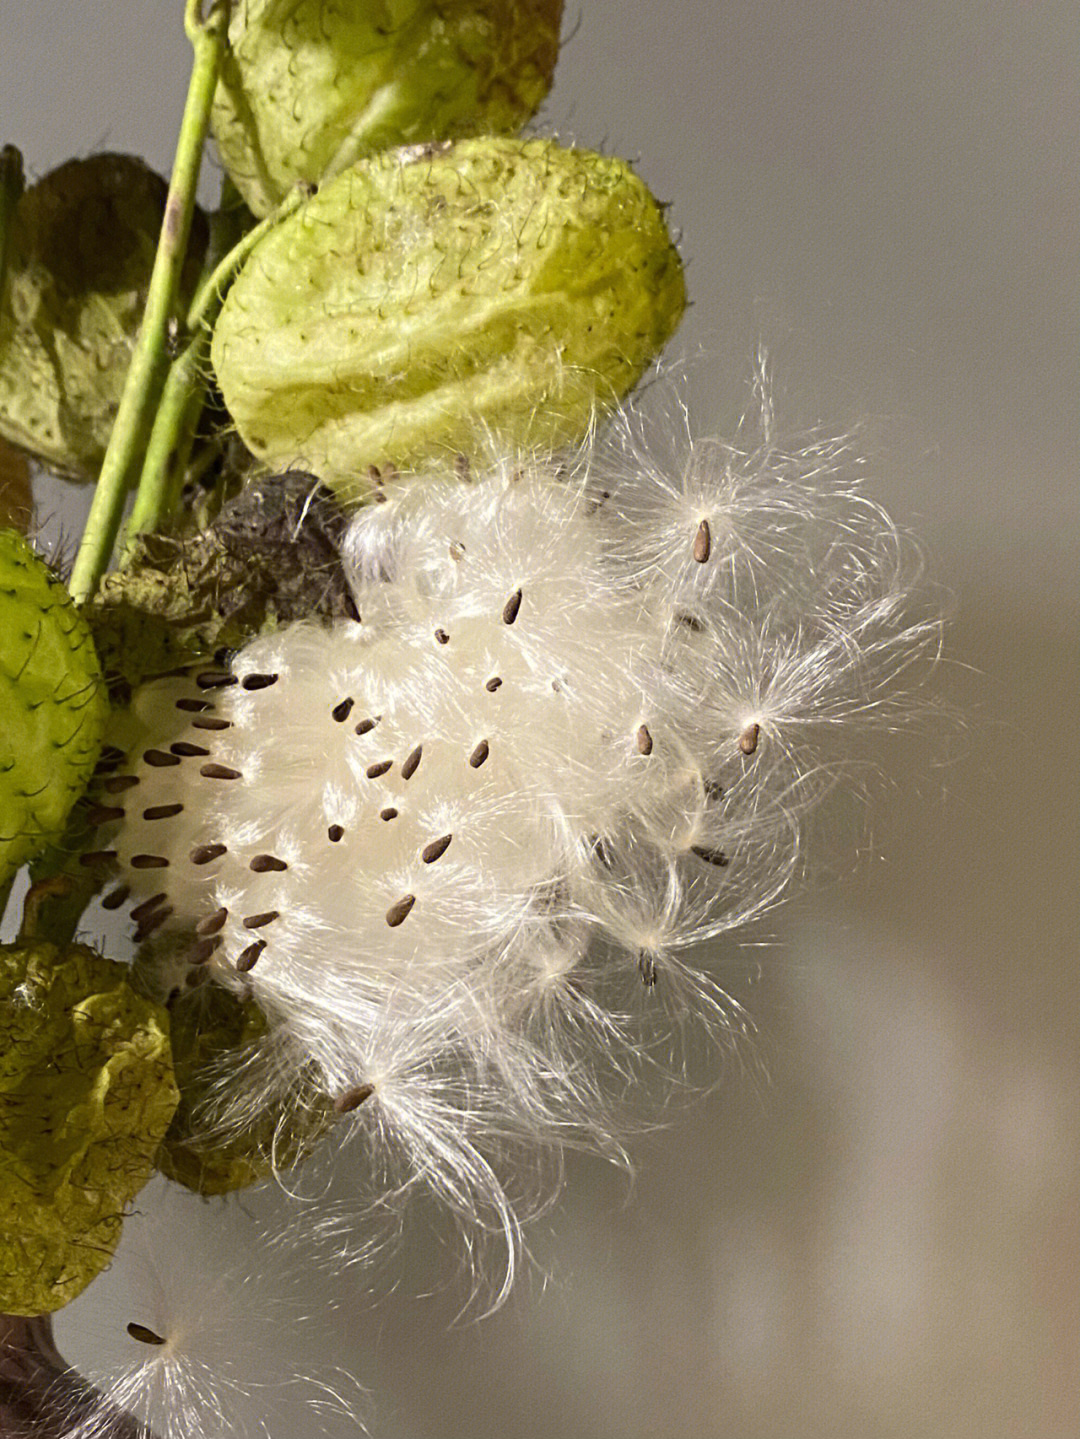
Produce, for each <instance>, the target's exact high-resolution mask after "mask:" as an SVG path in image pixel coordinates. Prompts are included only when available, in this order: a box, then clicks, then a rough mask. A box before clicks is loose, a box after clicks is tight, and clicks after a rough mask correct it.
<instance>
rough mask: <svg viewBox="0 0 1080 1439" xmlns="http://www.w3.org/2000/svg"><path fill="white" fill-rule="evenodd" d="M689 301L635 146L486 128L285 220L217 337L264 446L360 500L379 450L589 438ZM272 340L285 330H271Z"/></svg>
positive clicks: (386, 454) (380, 171)
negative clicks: (608, 151) (630, 154)
mask: <svg viewBox="0 0 1080 1439" xmlns="http://www.w3.org/2000/svg"><path fill="white" fill-rule="evenodd" d="M684 305H685V286H684V282H683V271H682V265H681V263H680V260H679V257H678V254H677V252H676V250H675V247H674V245H673V243H672V241H671V237H670V235H669V233H668V230H667V227H666V225H665V223H664V218H663V214H662V212H661V208H660V206H659V204H658V203H657V202H656V200H655V199H654V198H653V196H652V195H651V194H650V193H649V191H648V190H647V189H646V187H645V185H644V184H642V182H641V181H640V180H639V179H638V178H637V176H636V175H635V174H634V173H633V171H632V170H631V169H630V168H629V166H627V165H626V164H625V163H623V161H621V160H617V159H612V158H609V157H605V156H601V155H595V154H592V153H590V152H589V151H585V150H567V149H564V148H562V147H561V146H559V145H556V144H555V143H553V142H551V141H548V140H530V141H518V140H510V139H494V138H484V139H479V140H465V141H462V142H460V143H459V144H456V145H452V146H447V147H445V148H442V149H439V150H435V151H431V150H425V151H423V152H418V151H415V150H413V151H408V150H405V151H401V150H398V151H394V152H392V153H388V154H384V155H380V156H378V157H377V158H375V159H373V160H370V161H365V162H362V163H360V164H358V165H356V166H354V167H353V168H352V169H351V170H349V171H347V172H346V173H345V174H343V175H340V176H338V177H337V179H336V180H334V181H332V182H331V183H330V184H328V185H326V186H324V187H323V189H322V190H321V191H320V192H319V194H318V195H316V196H315V197H314V198H313V199H312V200H311V201H310V202H309V203H308V204H307V205H306V206H305V207H304V208H303V210H301V211H299V212H298V213H297V214H296V215H295V216H293V217H292V218H290V219H289V220H286V221H285V222H284V223H283V224H281V225H280V226H279V227H277V229H275V230H274V231H272V232H271V233H270V234H269V235H268V236H267V238H266V240H265V241H264V242H263V243H262V244H261V245H260V246H259V247H258V249H257V250H256V251H255V253H254V254H253V255H252V257H251V259H250V261H249V262H248V264H247V266H246V267H245V269H244V270H243V271H242V272H241V274H240V276H239V278H238V279H237V281H236V283H235V284H234V286H233V288H232V289H231V291H230V292H229V296H228V299H227V300H226V302H225V306H224V309H223V310H222V313H221V316H220V318H219V320H218V323H217V326H216V328H215V331H214V339H213V350H212V354H213V362H214V367H215V369H216V371H217V375H218V379H219V381H220V384H221V388H222V390H223V392H224V395H225V401H226V404H227V405H228V408H229V410H230V412H231V414H232V416H233V418H234V420H235V421H236V424H237V427H238V429H239V431H240V434H241V436H242V438H243V440H244V442H245V444H247V445H248V447H249V448H250V449H251V450H253V451H254V453H255V454H256V455H258V456H259V458H260V459H262V460H264V461H266V462H267V463H268V464H270V465H272V466H274V467H280V468H286V467H288V466H292V465H297V464H301V465H303V466H304V467H306V468H308V469H310V470H312V471H314V472H315V473H316V474H318V475H319V476H320V478H321V479H322V480H323V482H324V483H325V484H327V485H329V486H330V487H331V488H333V489H335V490H337V491H338V492H339V493H340V494H342V495H343V496H345V497H348V498H353V499H355V498H358V497H359V496H361V495H362V494H363V493H364V492H365V490H368V489H370V487H371V483H372V482H371V480H370V478H368V476H369V475H370V472H371V467H372V466H375V467H377V466H383V465H396V466H399V467H415V466H417V465H420V464H422V463H428V462H433V463H437V462H439V461H451V460H452V459H453V458H454V457H456V456H459V455H465V456H466V457H470V456H471V457H478V456H479V455H480V454H481V450H482V447H483V445H484V443H485V441H484V435H485V433H488V432H494V433H495V434H496V435H498V437H499V439H500V440H502V441H504V442H506V443H507V444H508V445H510V446H511V447H515V446H521V447H530V446H559V445H562V444H566V443H571V442H574V441H577V440H579V439H580V438H581V437H582V436H583V435H584V434H585V432H586V431H587V429H588V426H589V424H590V421H591V420H592V418H593V416H594V415H595V412H596V410H597V407H598V406H599V407H604V406H607V405H610V404H611V403H612V402H614V401H615V400H616V399H617V398H619V397H621V396H622V395H624V394H625V393H626V392H627V391H628V390H629V389H630V388H631V387H632V386H633V385H634V384H635V383H636V382H637V380H638V379H639V378H640V376H641V374H642V373H643V372H644V370H645V368H646V367H647V365H648V364H649V363H650V361H651V360H652V359H653V358H654V357H655V355H656V354H657V353H658V351H659V350H660V349H661V347H662V346H663V345H664V344H665V342H666V341H667V340H668V338H669V337H670V336H671V334H672V332H673V331H674V329H675V327H676V325H677V324H678V322H679V319H680V317H681V315H682V312H683V308H684ZM271 337H272V343H271V342H270V340H271Z"/></svg>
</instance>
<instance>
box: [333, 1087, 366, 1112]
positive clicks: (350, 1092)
mask: <svg viewBox="0 0 1080 1439" xmlns="http://www.w3.org/2000/svg"><path fill="white" fill-rule="evenodd" d="M374 1093H375V1086H374V1085H373V1084H358V1085H357V1086H356V1087H355V1089H347V1090H346V1091H345V1093H344V1094H339V1095H338V1097H337V1098H336V1099H335V1100H334V1110H335V1112H336V1113H337V1114H351V1113H352V1111H353V1110H354V1109H359V1108H360V1106H361V1105H362V1104H363V1103H364V1102H365V1101H366V1100H368V1099H370V1098H371V1096H372V1095H373V1094H374Z"/></svg>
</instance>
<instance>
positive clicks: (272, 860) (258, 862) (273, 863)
mask: <svg viewBox="0 0 1080 1439" xmlns="http://www.w3.org/2000/svg"><path fill="white" fill-rule="evenodd" d="M288 867H289V866H288V865H287V864H286V863H285V861H284V860H283V859H278V857H277V855H276V854H257V855H256V856H255V858H254V859H253V860H252V861H251V863H250V864H249V865H248V869H250V870H253V871H254V873H255V874H270V873H272V872H275V871H280V870H283V869H288Z"/></svg>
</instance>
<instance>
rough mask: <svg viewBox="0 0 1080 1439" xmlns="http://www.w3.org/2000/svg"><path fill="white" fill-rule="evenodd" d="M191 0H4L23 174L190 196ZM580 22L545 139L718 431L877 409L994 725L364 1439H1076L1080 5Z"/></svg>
mask: <svg viewBox="0 0 1080 1439" xmlns="http://www.w3.org/2000/svg"><path fill="white" fill-rule="evenodd" d="M181 10H182V6H181V5H180V3H179V0H141V3H136V4H125V5H120V4H103V3H84V0H34V3H29V0H4V4H3V7H2V11H0V134H2V138H3V139H4V140H9V141H14V142H17V143H18V144H19V145H20V146H21V147H22V148H23V150H24V152H25V154H26V157H27V161H28V164H29V166H30V168H31V169H32V170H33V171H35V172H42V171H44V170H46V169H48V168H49V167H51V166H52V165H54V164H57V163H59V162H60V161H61V160H63V159H65V158H67V157H68V156H69V155H71V154H73V153H86V152H88V151H91V150H93V149H97V148H102V147H108V148H115V149H128V150H133V151H136V152H138V153H141V154H142V155H144V156H145V157H146V158H147V159H148V160H149V161H150V162H151V163H152V164H154V165H156V166H157V167H158V168H159V169H161V170H163V171H164V170H167V168H168V165H169V163H170V160H171V148H172V143H173V138H174V135H175V126H176V122H177V118H178V116H179V113H180V108H181V104H182V99H183V92H184V87H185V77H186V66H187V54H186V43H185V41H184V38H183V34H182V27H181V23H180V12H181ZM575 26H576V29H575V30H574V34H573V37H572V39H570V41H569V43H568V44H567V45H566V48H565V51H564V54H563V57H562V61H561V65H560V69H559V73H558V80H557V83H556V86H555V89H554V92H553V94H552V96H551V99H550V102H549V103H548V105H547V107H546V110H545V112H544V123H545V125H546V126H548V127H550V128H552V129H554V130H555V131H556V132H558V133H560V134H561V135H563V136H564V137H567V138H570V137H574V138H576V139H577V140H578V141H580V142H581V143H582V144H585V145H589V146H594V147H605V148H608V149H610V150H611V151H613V152H615V153H618V154H621V155H624V156H629V157H634V158H636V159H637V160H638V161H639V163H640V169H641V171H642V173H643V175H644V176H645V178H646V179H647V180H648V181H649V182H650V184H651V185H652V186H653V188H654V189H655V190H656V191H657V193H658V194H659V196H660V197H661V198H662V199H664V200H669V201H671V202H672V210H671V217H672V220H673V223H674V224H676V225H677V226H679V227H680V228H681V231H682V236H683V239H682V248H683V253H684V255H685V257H686V259H687V260H688V262H689V283H690V290H691V296H692V299H693V302H694V304H693V309H692V310H691V311H690V313H689V315H688V318H687V321H686V323H685V326H684V329H683V332H682V349H683V351H684V352H685V353H687V354H689V355H690V356H691V357H692V358H693V364H692V366H691V372H690V380H689V388H690V392H691V395H692V399H693V407H694V413H695V416H696V424H697V428H698V429H699V430H700V431H702V432H710V431H714V430H716V429H718V428H722V427H723V426H725V425H726V424H729V423H730V421H731V419H732V417H733V415H734V414H735V411H736V410H737V408H738V406H739V403H740V402H741V399H742V394H743V392H742V384H743V381H744V379H745V377H746V374H747V371H748V366H749V363H750V359H751V356H752V353H753V350H754V348H755V347H756V346H757V344H758V343H759V342H764V343H765V344H767V345H768V347H769V350H770V352H771V355H772V360H773V366H774V371H775V375H776V379H777V387H778V391H779V404H780V416H781V423H782V424H783V422H784V421H785V420H786V421H787V422H788V423H790V424H791V425H798V424H801V423H804V422H806V421H810V420H813V419H816V418H822V419H825V420H827V421H828V422H830V423H833V424H836V425H838V426H845V425H851V424H862V425H864V427H865V433H866V436H867V443H868V445H869V446H870V448H871V449H872V452H873V454H874V455H875V457H876V461H877V464H876V475H877V479H876V482H875V496H876V497H877V498H878V499H880V500H881V501H883V502H884V503H885V504H886V505H887V506H888V507H889V509H890V510H891V511H892V512H893V513H894V514H895V515H896V516H897V518H899V519H900V520H901V521H903V522H905V523H908V524H910V525H912V526H913V527H915V528H916V529H917V530H918V531H919V532H920V533H921V535H922V536H923V537H924V539H925V541H926V542H927V545H928V548H929V551H930V554H931V557H932V564H933V569H934V572H935V574H936V576H937V577H938V578H939V579H940V580H942V581H943V582H944V583H945V584H947V585H948V586H949V587H950V589H951V590H952V592H953V594H954V596H955V599H954V604H953V610H954V619H953V621H952V623H951V626H950V632H949V638H948V650H947V663H946V664H945V665H944V666H943V668H942V670H941V674H940V685H941V689H942V691H943V693H945V694H947V696H948V697H949V699H950V700H951V701H952V702H954V703H955V704H957V705H959V706H960V708H961V710H962V713H963V716H964V719H963V724H962V726H961V728H960V729H959V730H958V731H956V732H954V733H953V734H952V735H951V736H949V737H948V738H947V739H946V740H944V741H942V742H938V741H936V740H933V739H924V740H922V741H920V742H913V741H911V740H910V739H906V740H900V741H896V742H886V741H882V742H881V743H880V744H878V745H877V746H876V749H875V757H876V759H877V760H878V761H879V763H880V764H881V765H882V766H883V767H885V768H886V769H887V771H888V773H889V775H890V777H891V783H890V784H889V785H888V786H882V787H880V791H879V793H877V795H876V797H875V800H874V803H873V806H872V807H871V808H870V810H869V812H868V814H867V815H865V816H863V817H862V818H861V821H860V823H859V824H858V825H856V824H855V823H854V818H855V816H853V815H847V814H846V815H845V817H844V819H843V821H842V822H841V823H838V824H836V825H834V826H833V827H832V834H831V840H830V842H831V844H832V846H833V847H832V849H831V850H830V851H829V852H828V853H827V854H826V856H825V858H826V863H827V865H828V866H829V875H828V878H827V879H826V880H825V881H824V882H823V884H822V885H821V886H820V887H818V888H816V889H814V890H813V891H812V892H809V893H806V894H803V895H802V896H800V897H797V898H796V899H794V900H793V902H791V903H790V904H789V905H788V906H787V907H786V908H785V909H784V910H783V911H781V912H780V913H779V914H777V915H776V916H774V917H773V918H772V921H771V922H770V923H769V924H768V925H767V926H766V927H765V928H764V929H763V930H761V931H760V932H758V933H756V934H753V935H747V936H744V941H745V942H744V943H743V944H740V943H738V942H737V941H729V942H728V943H727V944H726V946H725V948H724V950H723V951H722V953H721V954H720V955H719V956H718V958H717V964H718V965H719V967H720V968H721V970H722V972H723V973H724V974H725V976H727V977H728V978H729V979H730V984H731V988H732V989H733V991H734V992H735V993H736V994H738V996H739V997H740V998H741V999H742V1001H743V1002H744V1004H745V1005H746V1006H747V1008H748V1009H749V1010H750V1012H751V1014H752V1016H753V1018H754V1020H755V1022H756V1025H757V1028H758V1031H759V1039H758V1042H757V1045H756V1047H755V1048H754V1050H753V1052H752V1053H749V1054H747V1053H744V1055H743V1062H742V1063H735V1064H732V1065H730V1066H729V1068H728V1072H727V1073H725V1075H724V1076H723V1082H722V1083H721V1084H720V1085H719V1087H718V1088H716V1089H715V1090H714V1091H713V1092H712V1093H711V1094H710V1095H709V1097H708V1098H707V1099H703V1100H702V1101H701V1102H700V1103H699V1104H697V1105H696V1106H693V1107H690V1108H688V1109H686V1110H685V1111H683V1112H681V1113H680V1114H679V1115H678V1116H677V1117H676V1119H675V1121H674V1122H673V1124H672V1126H671V1127H670V1128H669V1129H668V1130H666V1131H665V1132H663V1133H661V1134H658V1135H655V1136H653V1137H652V1138H650V1139H649V1140H648V1141H647V1142H643V1143H641V1144H639V1145H638V1147H637V1159H638V1176H637V1182H636V1185H635V1186H634V1187H633V1188H632V1189H630V1188H628V1187H627V1185H626V1182H625V1180H624V1178H623V1177H621V1176H620V1175H618V1174H616V1173H613V1172H611V1171H609V1170H606V1169H605V1168H604V1167H603V1166H602V1165H600V1163H599V1162H594V1161H586V1160H581V1161H574V1162H572V1163H571V1165H570V1168H569V1175H568V1183H567V1186H566V1190H565V1192H564V1194H563V1197H562V1199H561V1201H560V1203H559V1204H558V1206H557V1207H556V1209H555V1210H554V1211H553V1212H552V1213H551V1214H550V1215H549V1216H547V1217H546V1218H545V1219H544V1220H542V1221H541V1222H540V1223H539V1224H538V1225H537V1226H536V1227H535V1228H534V1229H533V1231H532V1234H531V1242H532V1251H533V1256H534V1259H535V1267H534V1269H533V1270H532V1271H531V1272H530V1275H529V1276H528V1277H526V1278H525V1280H524V1281H523V1282H522V1283H521V1285H520V1286H519V1288H518V1289H517V1290H516V1292H515V1294H514V1297H513V1298H512V1300H511V1302H510V1303H509V1304H508V1306H507V1307H506V1308H505V1309H504V1310H502V1311H501V1312H500V1313H498V1314H497V1315H496V1316H495V1317H493V1318H491V1319H488V1320H486V1321H485V1322H483V1323H482V1324H463V1325H459V1326H457V1327H455V1328H452V1329H451V1328H449V1327H448V1326H449V1325H450V1322H451V1321H452V1320H453V1318H454V1315H455V1313H456V1310H457V1303H456V1297H455V1295H454V1294H453V1293H449V1294H442V1295H439V1296H436V1297H434V1298H430V1299H426V1300H418V1299H417V1298H415V1297H413V1295H412V1294H411V1293H410V1292H408V1291H409V1290H410V1288H411V1290H413V1291H415V1290H416V1289H417V1288H418V1287H423V1283H424V1275H425V1267H426V1266H427V1265H428V1264H429V1262H430V1264H431V1265H432V1266H433V1267H434V1266H436V1265H437V1264H439V1263H441V1262H442V1261H439V1260H438V1258H437V1257H436V1256H434V1255H427V1254H425V1253H424V1251H423V1250H422V1249H419V1248H417V1247H416V1246H417V1245H419V1240H418V1239H414V1241H413V1246H412V1247H410V1250H409V1253H408V1254H407V1256H406V1258H405V1260H404V1261H403V1263H404V1264H405V1265H406V1266H407V1269H408V1277H409V1283H408V1284H405V1285H403V1286H402V1292H400V1293H397V1294H394V1295H392V1296H390V1297H389V1298H387V1299H385V1300H383V1301H381V1302H380V1304H379V1305H378V1306H377V1309H376V1312H375V1315H374V1319H373V1318H372V1316H371V1315H370V1314H367V1315H365V1316H364V1318H363V1320H362V1321H361V1320H360V1319H357V1320H356V1322H355V1323H352V1322H351V1321H349V1320H348V1318H347V1316H346V1318H345V1319H344V1321H343V1320H342V1318H341V1317H339V1319H338V1320H337V1321H336V1322H335V1324H334V1325H333V1326H332V1327H329V1326H328V1329H327V1338H326V1346H327V1349H328V1350H330V1351H334V1352H337V1353H340V1355H341V1357H342V1358H343V1359H345V1360H346V1362H349V1363H351V1364H354V1365H355V1367H356V1369H357V1371H358V1372H359V1374H360V1375H361V1377H362V1379H363V1381H364V1383H365V1384H366V1385H367V1386H369V1388H370V1390H371V1394H372V1410H371V1424H372V1430H373V1433H374V1434H375V1436H377V1439H487V1436H490V1439H496V1436H498V1439H885V1436H889V1439H892V1436H896V1439H924V1436H925V1439H968V1436H971V1439H1006V1436H1007V1437H1008V1439H1059V1436H1061V1439H1064V1436H1072V1435H1074V1434H1075V1433H1077V1432H1080V1398H1078V1381H1077V1369H1078V1339H1080V1326H1078V1292H1080V1284H1078V1263H1077V1260H1078V1248H1080V1245H1078V1239H1080V1224H1078V1204H1077V1168H1078V1166H1077V1149H1078V1138H1077V1136H1078V1126H1077V1118H1078V1107H1077V1098H1078V1096H1077V1065H1076V1058H1077V1040H1078V1038H1080V1024H1078V1004H1077V994H1078V986H1077V975H1076V970H1077V924H1076V918H1077V915H1076V894H1077V878H1078V876H1077V865H1076V839H1077V827H1076V820H1075V813H1076V802H1077V773H1078V766H1077V729H1078V725H1077V715H1076V705H1077V699H1078V685H1077V680H1078V667H1077V627H1076V620H1077V607H1078V606H1077V596H1078V589H1080V587H1078V584H1077V580H1078V573H1077V571H1078V566H1077V563H1076V550H1077V542H1078V535H1080V523H1078V522H1080V515H1078V512H1077V511H1078V506H1077V453H1076V451H1077V444H1076V440H1077V404H1076V385H1077V378H1078V376H1077V362H1076V355H1077V278H1078V274H1077V272H1078V268H1080V267H1078V266H1077V234H1078V226H1077V223H1076V222H1077V200H1078V193H1077V173H1076V162H1075V157H1076V154H1077V145H1078V141H1080V134H1078V130H1080V123H1078V121H1080V106H1078V103H1077V84H1078V81H1077V75H1078V61H1080V13H1078V11H1077V7H1076V5H1075V3H1074V0H1067V3H1064V0H1063V3H1055V0H1045V3H1023V0H1010V3H1005V0H986V3H976V0H920V3H915V4H901V3H892V4H884V3H879V0H814V3H801V0H789V3H779V4H768V3H762V0H712V3H710V0H675V3H668V4H658V3H656V0H583V3H582V4H581V5H580V6H579V5H577V4H574V5H573V6H572V7H571V10H570V12H569V14H568V16H567V30H568V31H569V30H570V29H571V28H573V27H575ZM215 188H216V181H213V182H212V183H210V184H209V185H208V187H207V193H208V198H210V197H212V196H213V194H214V192H215ZM41 498H42V499H43V501H44V502H45V504H46V506H49V505H59V504H62V503H63V504H67V503H70V500H69V499H61V498H58V497H55V496H54V494H52V493H50V494H48V495H44V496H42V497H41ZM701 1077H702V1079H703V1081H705V1080H707V1079H708V1078H709V1075H708V1073H707V1071H706V1070H705V1068H704V1066H703V1068H702V1074H701ZM444 1267H445V1265H444ZM544 1276H546V1280H545V1277H544ZM313 1294H315V1295H316V1296H317V1291H316V1290H313ZM457 1297H460V1296H457ZM281 1342H282V1344H283V1345H284V1346H286V1347H287V1346H288V1344H289V1337H288V1334H287V1332H286V1333H284V1334H283V1335H282V1341H281ZM283 1352H284V1351H283ZM281 1424H282V1426H283V1427H281V1428H280V1429H275V1435H276V1436H277V1439H307V1433H306V1431H305V1427H304V1421H303V1419H302V1418H301V1417H299V1416H298V1415H296V1414H292V1416H291V1417H290V1416H289V1415H288V1414H285V1413H284V1412H283V1417H282V1420H281ZM207 1439H208V1436H207ZM215 1439H216V1436H215Z"/></svg>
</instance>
